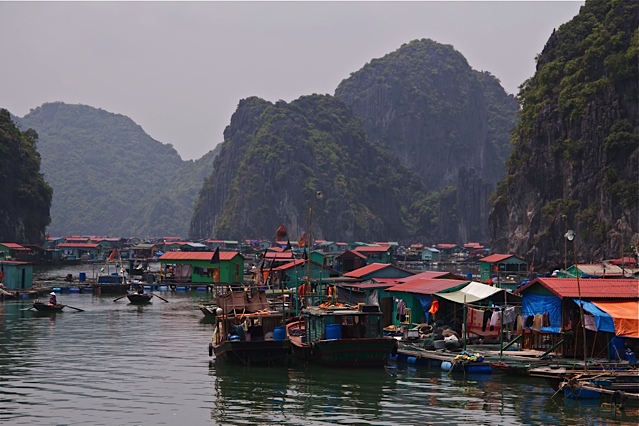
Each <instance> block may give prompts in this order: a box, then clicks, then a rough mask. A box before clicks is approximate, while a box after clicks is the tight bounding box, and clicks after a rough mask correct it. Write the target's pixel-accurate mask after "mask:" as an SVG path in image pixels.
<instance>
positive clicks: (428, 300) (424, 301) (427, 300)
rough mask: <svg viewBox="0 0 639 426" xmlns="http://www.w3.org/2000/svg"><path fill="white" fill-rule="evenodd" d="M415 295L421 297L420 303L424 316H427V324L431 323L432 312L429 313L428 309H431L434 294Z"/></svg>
mask: <svg viewBox="0 0 639 426" xmlns="http://www.w3.org/2000/svg"><path fill="white" fill-rule="evenodd" d="M415 296H416V297H417V298H418V299H419V303H420V304H421V305H422V310H423V311H424V318H426V324H430V314H429V313H428V311H429V310H430V306H431V305H432V303H433V298H432V296H422V295H419V294H415Z"/></svg>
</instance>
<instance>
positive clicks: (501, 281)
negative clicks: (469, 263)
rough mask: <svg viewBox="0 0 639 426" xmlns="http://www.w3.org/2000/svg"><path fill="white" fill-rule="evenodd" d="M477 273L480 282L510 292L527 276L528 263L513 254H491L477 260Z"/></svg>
mask: <svg viewBox="0 0 639 426" xmlns="http://www.w3.org/2000/svg"><path fill="white" fill-rule="evenodd" d="M479 272H480V279H481V281H482V282H484V283H489V284H490V283H492V284H493V285H495V286H496V287H499V288H506V289H510V290H514V289H515V288H517V285H518V284H519V283H520V282H522V281H523V280H525V279H526V277H527V276H528V274H529V271H528V263H526V261H524V260H522V259H520V258H518V257H517V256H515V255H513V254H491V255H490V256H486V257H484V258H482V259H479ZM492 277H494V278H492ZM488 280H491V281H488Z"/></svg>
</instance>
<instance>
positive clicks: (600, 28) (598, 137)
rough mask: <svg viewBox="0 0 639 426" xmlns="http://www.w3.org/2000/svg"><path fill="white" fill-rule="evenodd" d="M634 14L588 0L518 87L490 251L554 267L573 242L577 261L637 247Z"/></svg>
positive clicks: (637, 34) (617, 4) (637, 33)
mask: <svg viewBox="0 0 639 426" xmlns="http://www.w3.org/2000/svg"><path fill="white" fill-rule="evenodd" d="M638 16H639V3H637V2H628V1H618V0H613V1H601V0H597V1H587V2H586V4H585V5H584V6H583V7H582V8H581V10H580V13H579V14H578V15H577V16H576V17H575V18H574V19H573V20H572V21H570V22H568V23H566V24H564V25H562V26H561V27H560V28H559V29H558V30H557V31H555V32H554V33H553V34H552V35H551V36H550V38H549V39H548V42H547V43H546V46H545V48H544V50H543V52H542V53H541V54H540V55H539V57H538V59H537V70H536V73H535V75H534V76H533V77H532V78H530V79H529V80H527V81H526V82H525V83H524V84H523V85H522V87H521V91H520V93H519V101H520V103H521V104H522V108H523V109H522V114H521V122H520V123H519V124H518V126H517V128H516V131H515V134H514V137H513V143H514V148H513V152H512V155H511V157H510V159H509V160H508V164H507V168H508V170H507V173H506V175H507V177H506V179H505V180H504V181H502V182H501V183H500V184H499V186H498V190H497V191H496V194H495V197H494V200H493V204H492V210H491V213H490V218H489V220H490V229H491V236H492V239H493V240H494V249H495V251H498V252H514V253H517V254H519V255H520V256H526V257H527V258H532V257H533V256H535V263H541V265H542V266H547V267H551V268H554V267H563V266H564V262H565V261H566V259H565V256H564V250H566V252H567V255H566V256H567V257H568V259H567V263H568V264H569V265H570V264H571V263H573V261H574V258H573V256H574V252H573V249H575V248H576V257H577V260H578V261H579V262H599V261H601V260H603V259H608V258H617V257H621V255H622V252H623V253H624V254H629V253H630V252H631V251H632V250H636V247H637V244H638V243H639V229H638V227H639V110H638V105H639V99H638V96H639V87H638V84H639V75H638V70H639V64H638V61H637V59H638V58H639V30H638V27H639V22H638ZM568 229H572V230H574V233H575V239H574V242H566V239H565V238H564V234H565V233H566V231H567V230H568ZM565 245H567V248H566V249H565V248H564V247H565ZM633 247H634V248H633Z"/></svg>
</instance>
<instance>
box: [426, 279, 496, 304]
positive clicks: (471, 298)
mask: <svg viewBox="0 0 639 426" xmlns="http://www.w3.org/2000/svg"><path fill="white" fill-rule="evenodd" d="M501 291H505V290H504V289H501V288H496V287H493V286H490V285H486V284H482V283H478V282H475V281H471V282H470V283H469V284H468V285H467V286H466V287H464V288H462V289H461V290H457V291H453V292H452V293H435V295H436V296H438V297H441V298H444V299H447V300H450V301H451V302H456V303H474V302H477V301H478V300H484V299H486V298H488V297H490V296H492V295H494V294H496V293H499V292H501Z"/></svg>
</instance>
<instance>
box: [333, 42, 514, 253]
mask: <svg viewBox="0 0 639 426" xmlns="http://www.w3.org/2000/svg"><path fill="white" fill-rule="evenodd" d="M335 96H336V97H337V98H339V99H341V100H343V101H344V102H345V103H346V104H347V105H349V106H351V107H352V108H353V111H354V113H355V115H356V116H358V117H360V118H361V120H362V122H363V124H364V129H365V131H366V134H367V135H368V137H369V139H370V140H371V142H374V143H376V144H378V145H380V146H383V147H384V148H386V149H387V150H388V151H389V152H391V153H393V155H395V156H396V157H397V158H398V159H399V160H400V161H401V162H402V164H404V165H406V166H407V167H409V168H410V169H412V170H413V171H415V172H416V173H418V174H419V175H420V176H421V177H422V179H423V181H424V183H425V184H426V186H427V188H428V189H429V191H431V193H439V192H441V191H444V192H442V193H441V194H440V195H441V196H442V201H443V203H442V206H441V207H442V210H441V212H440V214H439V219H440V221H439V234H440V237H441V238H442V239H443V240H446V241H455V242H464V241H469V240H475V241H477V240H479V241H485V240H487V239H488V235H489V233H488V226H487V220H488V200H487V197H488V194H490V192H491V191H492V190H493V189H494V188H495V185H496V184H497V182H498V181H499V180H501V179H502V177H503V172H504V162H505V161H506V158H507V157H508V154H509V152H510V145H509V141H510V132H511V130H512V129H513V127H514V126H515V124H516V122H517V112H518V105H517V102H516V100H515V98H514V96H512V95H508V94H507V93H506V92H505V91H504V89H503V88H502V87H501V85H500V84H499V80H497V79H496V78H495V77H494V76H492V75H491V74H490V73H488V72H478V71H475V70H473V69H472V68H471V67H470V66H469V65H468V62H467V61H466V59H465V58H464V56H463V55H462V54H461V53H459V52H458V51H456V50H455V49H454V48H453V47H452V46H450V45H443V44H439V43H437V42H434V41H432V40H427V39H424V40H414V41H412V42H410V43H408V44H405V45H403V46H402V47H400V48H399V49H398V50H396V51H395V52H392V53H389V54H388V55H386V56H384V57H383V58H380V59H374V60H372V61H371V62H370V63H368V64H366V65H365V66H364V67H363V68H362V69H360V70H359V71H357V72H355V73H353V74H351V77H350V78H348V79H346V80H344V81H342V83H341V84H340V85H339V87H338V88H337V90H336V92H335Z"/></svg>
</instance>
